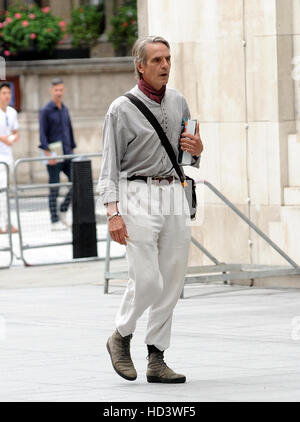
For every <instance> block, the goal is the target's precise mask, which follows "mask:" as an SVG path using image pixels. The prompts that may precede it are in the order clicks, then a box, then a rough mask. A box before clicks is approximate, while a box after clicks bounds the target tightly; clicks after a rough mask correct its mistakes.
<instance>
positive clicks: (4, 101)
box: [0, 86, 11, 107]
mask: <svg viewBox="0 0 300 422" xmlns="http://www.w3.org/2000/svg"><path fill="white" fill-rule="evenodd" d="M10 100H11V90H10V89H9V88H7V87H6V86H4V87H3V88H2V89H1V90H0V103H1V105H3V106H5V107H7V106H8V104H9V103H10Z"/></svg>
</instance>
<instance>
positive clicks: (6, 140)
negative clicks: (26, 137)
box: [0, 136, 14, 146]
mask: <svg viewBox="0 0 300 422" xmlns="http://www.w3.org/2000/svg"><path fill="white" fill-rule="evenodd" d="M0 141H1V142H3V143H4V144H5V145H9V146H11V145H12V144H13V143H14V141H9V139H8V136H0Z"/></svg>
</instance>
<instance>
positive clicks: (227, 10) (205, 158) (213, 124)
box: [139, 0, 300, 264]
mask: <svg viewBox="0 0 300 422" xmlns="http://www.w3.org/2000/svg"><path fill="white" fill-rule="evenodd" d="M299 9H300V4H299V1H297V0H295V1H294V0H226V1H219V0H210V1H207V0H186V1H185V2H184V3H183V2H182V1H180V0H151V1H149V0H140V1H139V29H140V34H141V35H145V34H157V35H162V36H165V37H166V38H167V39H168V40H169V41H170V43H171V48H172V71H171V78H170V82H169V85H170V86H173V87H175V88H177V89H179V90H180V91H181V92H182V93H183V94H184V95H185V97H186V98H187V100H188V103H189V105H190V109H191V113H192V116H193V118H196V119H198V120H199V122H200V130H201V134H202V138H203V141H204V147H205V150H204V152H203V154H202V163H201V170H200V172H195V171H194V172H193V173H194V174H195V175H196V177H198V178H199V177H200V178H201V177H202V178H205V179H207V180H208V181H210V182H211V183H213V184H214V185H215V186H216V187H217V188H218V189H219V190H221V192H222V193H223V194H224V195H226V196H227V197H228V198H229V199H230V200H231V201H232V202H234V203H235V204H236V205H237V206H238V207H239V208H240V209H241V210H242V211H244V212H245V213H246V215H248V216H249V217H250V218H251V219H252V221H253V222H255V223H257V224H258V225H259V227H260V228H261V229H262V230H264V231H265V232H266V234H268V235H269V236H270V237H271V238H272V239H273V240H275V241H276V242H278V244H279V245H280V246H282V248H284V249H285V250H286V251H287V252H288V253H290V254H291V255H292V257H293V258H294V259H295V260H298V262H300V252H299V248H297V247H296V242H295V239H296V233H294V234H293V238H292V237H291V236H292V235H291V233H292V232H293V229H292V228H293V227H294V228H295V231H296V232H297V236H298V238H299V236H300V232H299V231H298V229H297V228H299V225H300V209H299V210H298V211H297V212H295V209H294V211H293V215H292V214H290V215H289V218H287V214H286V213H287V212H288V211H289V210H288V209H287V207H286V204H285V202H284V195H285V189H286V187H287V186H289V174H290V172H289V165H290V164H289V160H288V155H289V149H288V137H289V134H293V133H295V132H296V126H297V125H296V123H297V120H298V119H299V117H297V119H296V112H297V116H299V98H300V95H299V82H294V81H293V79H292V70H293V67H292V59H293V57H294V55H295V53H297V54H298V55H300V49H299V48H300V41H299V35H298V32H299V30H298V29H299V17H300V10H299ZM299 73H300V72H299ZM299 145H300V144H299ZM295 148H296V147H295ZM297 148H298V149H299V147H298V146H297ZM299 153H300V149H299ZM290 155H291V152H290ZM292 155H293V157H292V158H291V160H292V161H293V162H294V163H295V166H296V163H297V162H298V163H299V161H296V159H297V160H299V158H300V157H299V155H298V156H297V157H296V156H295V154H292ZM298 167H299V165H298ZM298 173H299V171H298ZM299 174H300V173H299ZM299 192H300V191H299ZM202 198H203V201H204V206H203V213H204V219H203V224H202V225H201V226H199V227H196V228H194V229H193V234H194V236H195V237H196V238H198V239H199V241H201V242H202V243H203V244H204V245H205V247H207V249H208V250H210V251H211V252H212V253H213V254H214V255H215V256H216V257H217V258H218V259H219V260H220V261H224V262H248V263H252V262H256V263H264V264H271V263H276V264H279V263H280V264H281V263H283V261H282V259H281V258H280V257H279V255H277V254H276V253H275V252H272V251H271V249H270V247H269V246H266V244H265V242H264V241H263V240H260V239H259V238H258V237H257V236H256V235H255V234H254V233H253V232H251V231H250V230H249V229H248V227H247V226H246V225H245V224H244V223H243V222H241V221H240V220H238V218H237V217H235V216H234V215H233V214H232V212H231V211H230V210H228V209H227V208H226V207H225V206H223V205H222V203H221V202H220V201H219V200H218V199H216V197H215V196H214V195H212V194H211V193H209V192H208V191H207V190H206V191H205V193H204V194H203V196H202ZM293 205H295V204H293ZM299 205H300V202H299ZM191 262H192V263H194V264H202V263H209V262H210V261H208V259H207V258H206V257H205V256H204V255H203V254H202V253H201V254H200V253H199V251H198V250H196V249H195V248H194V247H193V248H192V253H191Z"/></svg>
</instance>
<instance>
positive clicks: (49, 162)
mask: <svg viewBox="0 0 300 422" xmlns="http://www.w3.org/2000/svg"><path fill="white" fill-rule="evenodd" d="M44 151H45V155H46V156H47V157H51V152H50V151H48V150H47V149H45V150H44ZM56 163H57V161H56V160H47V164H49V166H55V164H56Z"/></svg>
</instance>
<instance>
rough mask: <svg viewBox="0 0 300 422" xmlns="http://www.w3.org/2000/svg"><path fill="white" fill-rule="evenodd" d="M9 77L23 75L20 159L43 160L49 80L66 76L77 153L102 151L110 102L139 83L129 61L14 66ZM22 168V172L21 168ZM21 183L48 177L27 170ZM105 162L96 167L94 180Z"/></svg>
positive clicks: (30, 168) (17, 148) (42, 171)
mask: <svg viewBox="0 0 300 422" xmlns="http://www.w3.org/2000/svg"><path fill="white" fill-rule="evenodd" d="M7 75H10V76H20V86H21V97H22V111H21V113H20V114H19V122H20V135H21V139H20V141H19V142H18V143H17V144H15V145H14V156H15V159H18V158H24V157H36V156H39V154H40V150H39V149H38V144H39V123H38V113H39V110H40V108H41V107H42V106H43V105H45V104H46V103H47V102H48V101H49V100H50V93H49V88H50V81H51V79H53V78H54V77H57V76H59V77H61V78H62V79H63V80H64V84H65V89H66V92H65V97H64V103H65V104H66V106H67V107H68V108H69V111H70V115H71V120H72V123H73V129H74V135H75V141H76V143H77V146H78V148H77V149H76V150H75V151H74V152H76V153H87V152H96V153H98V152H101V150H102V142H101V137H102V126H103V121H104V116H105V114H106V111H107V109H108V107H109V105H110V103H111V102H112V101H113V100H114V99H115V98H116V97H118V96H119V95H122V94H123V93H124V92H126V91H127V90H128V89H130V88H131V87H132V86H133V85H134V84H135V79H134V73H133V64H132V59H131V58H130V57H126V58H107V59H74V60H53V61H52V60H48V61H35V62H9V63H8V65H7ZM20 169H21V168H20ZM22 169H23V170H22V180H24V181H26V182H30V183H31V182H32V183H36V182H40V181H42V180H45V177H46V173H45V169H44V167H43V166H42V165H37V164H32V165H30V166H22ZM99 169H100V160H98V163H97V165H96V167H95V173H96V174H95V177H97V175H98V173H99Z"/></svg>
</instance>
